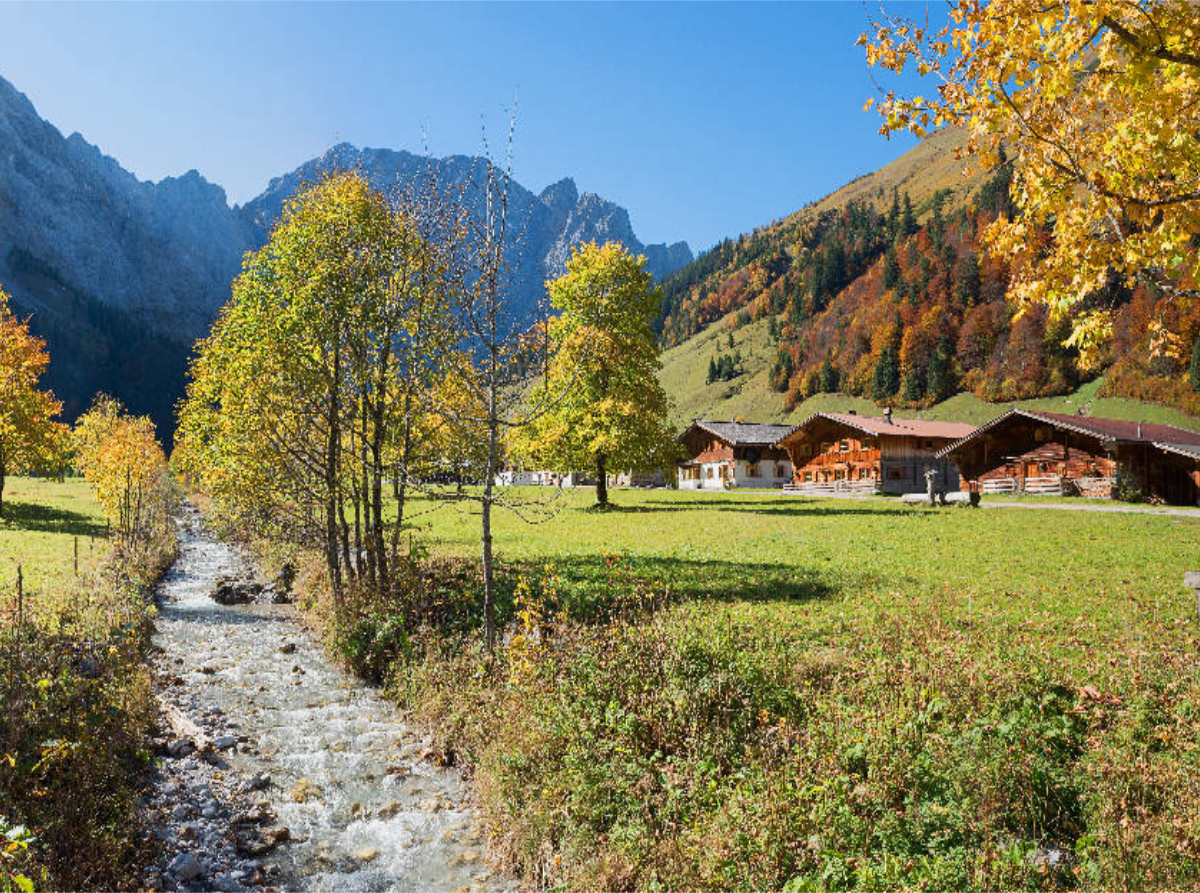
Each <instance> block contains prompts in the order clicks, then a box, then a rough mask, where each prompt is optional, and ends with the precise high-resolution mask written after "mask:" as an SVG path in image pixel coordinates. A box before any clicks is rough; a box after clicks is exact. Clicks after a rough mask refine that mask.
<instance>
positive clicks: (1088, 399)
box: [659, 314, 1200, 431]
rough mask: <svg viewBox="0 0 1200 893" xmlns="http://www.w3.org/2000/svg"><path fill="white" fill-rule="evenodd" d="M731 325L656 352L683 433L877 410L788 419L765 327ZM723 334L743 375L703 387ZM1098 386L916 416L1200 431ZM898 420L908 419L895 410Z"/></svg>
mask: <svg viewBox="0 0 1200 893" xmlns="http://www.w3.org/2000/svg"><path fill="white" fill-rule="evenodd" d="M733 323H734V314H730V315H729V316H727V317H725V318H724V319H723V320H720V321H718V322H716V323H714V324H713V325H711V326H709V327H708V328H707V329H705V330H704V331H703V332H700V333H698V334H697V335H695V336H694V337H692V338H689V339H688V340H687V341H685V342H684V343H683V344H680V345H678V346H676V347H672V348H671V349H669V350H667V351H664V352H663V355H662V363H663V368H662V372H661V373H660V374H659V381H660V382H662V385H663V387H664V388H665V389H666V392H667V394H668V395H670V396H671V398H672V400H673V401H674V412H673V415H672V421H673V422H674V423H675V424H677V425H684V424H686V423H687V422H689V421H690V420H691V419H694V418H710V419H732V418H735V417H739V416H740V417H741V418H743V419H745V420H746V421H749V422H763V423H771V422H782V423H787V422H791V423H799V422H801V421H803V420H804V419H806V418H808V416H810V415H812V414H813V413H814V412H845V411H846V410H849V409H854V410H857V411H858V412H859V413H862V414H869V415H877V414H879V412H880V408H879V407H878V406H876V405H875V402H874V401H873V400H868V399H866V398H863V397H851V396H848V395H845V394H816V395H814V396H813V397H810V398H809V399H808V400H805V401H804V402H803V403H801V404H800V405H799V406H797V407H796V408H795V409H794V410H793V411H792V412H790V413H788V412H785V411H784V408H783V395H782V394H780V393H777V392H775V391H772V390H771V388H770V385H769V383H768V380H767V379H768V375H769V374H770V369H771V365H772V363H774V361H775V348H774V346H773V345H772V344H771V343H770V341H769V339H768V338H767V320H765V319H761V320H757V321H756V322H753V323H750V324H749V325H747V326H743V327H742V328H740V329H735V328H733ZM730 332H732V333H733V341H734V345H735V349H737V350H740V351H741V353H742V361H743V366H744V368H745V370H746V374H745V375H741V376H739V377H737V378H735V379H734V380H733V381H728V382H716V383H714V384H711V385H706V384H705V377H706V375H707V374H708V361H709V359H710V358H713V357H716V356H717V355H718V353H730V352H731V351H730V348H729V347H728V341H727V340H726V339H727V338H728V335H729V333H730ZM1102 384H1103V379H1096V380H1095V381H1091V382H1088V383H1087V384H1085V385H1082V386H1081V387H1080V388H1079V389H1077V390H1076V391H1074V392H1072V393H1070V394H1064V395H1062V396H1058V397H1040V398H1037V399H1033V400H1020V401H1016V402H1012V403H986V402H984V401H983V400H980V399H979V398H978V397H976V396H975V395H974V394H969V393H962V394H957V395H955V396H953V397H951V398H950V399H949V400H945V401H943V402H942V403H938V404H936V405H935V406H932V407H930V408H929V409H927V410H924V411H923V412H921V413H919V415H920V417H921V418H926V419H938V420H943V421H957V422H971V423H972V424H976V425H981V424H983V423H984V422H988V421H990V420H991V419H994V418H995V417H996V416H998V415H1000V414H1001V413H1003V412H1005V411H1006V410H1008V409H1009V408H1010V407H1012V406H1023V407H1026V408H1029V409H1042V410H1045V411H1047V412H1062V413H1074V412H1077V411H1078V410H1079V409H1080V408H1081V407H1083V408H1084V409H1085V412H1086V413H1087V414H1088V415H1092V416H1098V417H1101V418H1113V419H1128V420H1130V421H1135V422H1153V423H1158V424H1163V425H1178V426H1180V427H1182V428H1189V429H1193V430H1198V431H1200V418H1195V417H1192V416H1188V415H1186V414H1184V413H1182V412H1179V411H1178V410H1175V409H1171V408H1169V407H1165V406H1158V405H1157V404H1154V403H1142V402H1140V401H1138V400H1126V399H1124V398H1120V397H1097V396H1096V392H1097V391H1098V390H1099V389H1100V386H1101V385H1102ZM900 414H901V415H910V414H913V413H912V412H911V411H910V410H901V411H900Z"/></svg>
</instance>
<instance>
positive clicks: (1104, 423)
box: [1026, 412, 1200, 445]
mask: <svg viewBox="0 0 1200 893" xmlns="http://www.w3.org/2000/svg"><path fill="white" fill-rule="evenodd" d="M1026 415H1029V416H1032V417H1034V418H1040V419H1044V420H1045V421H1047V422H1050V423H1051V424H1057V425H1059V426H1061V427H1064V428H1072V429H1075V430H1082V431H1085V432H1088V433H1091V434H1095V435H1096V436H1097V437H1103V438H1105V439H1106V440H1126V441H1130V442H1133V443H1138V442H1142V441H1146V442H1150V443H1153V442H1155V441H1157V442H1159V443H1188V444H1197V445H1200V434H1197V433H1196V432H1195V431H1188V430H1187V429H1185V428H1176V427H1175V426H1174V425H1151V424H1147V423H1145V422H1125V421H1121V420H1120V419H1098V418H1093V417H1092V416H1081V415H1063V414H1062V413H1058V412H1026Z"/></svg>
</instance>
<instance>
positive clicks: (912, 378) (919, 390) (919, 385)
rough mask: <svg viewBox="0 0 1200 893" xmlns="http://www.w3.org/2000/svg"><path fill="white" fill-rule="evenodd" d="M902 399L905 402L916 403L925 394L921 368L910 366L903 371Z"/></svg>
mask: <svg viewBox="0 0 1200 893" xmlns="http://www.w3.org/2000/svg"><path fill="white" fill-rule="evenodd" d="M903 391H904V400H905V402H906V403H917V402H918V401H920V399H921V398H922V397H924V396H925V385H924V382H922V381H921V370H920V369H918V368H917V367H916V366H910V367H909V368H908V371H907V372H906V373H904V388H903Z"/></svg>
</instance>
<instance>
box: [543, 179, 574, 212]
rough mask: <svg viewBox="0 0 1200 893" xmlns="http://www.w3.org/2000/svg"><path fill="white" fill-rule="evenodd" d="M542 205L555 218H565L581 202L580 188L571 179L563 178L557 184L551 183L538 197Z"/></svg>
mask: <svg viewBox="0 0 1200 893" xmlns="http://www.w3.org/2000/svg"><path fill="white" fill-rule="evenodd" d="M538 198H539V199H541V201H542V204H544V205H545V206H546V207H547V208H549V209H550V211H551V213H552V214H554V215H555V216H565V215H566V214H567V213H569V212H570V210H571V209H572V208H573V207H575V204H576V202H578V201H579V188H578V187H577V186H576V185H575V181H574V180H573V179H571V178H570V177H563V178H562V179H561V180H559V181H558V182H557V183H551V184H550V185H549V186H547V187H546V188H545V189H543V190H542V194H541V195H539V196H538Z"/></svg>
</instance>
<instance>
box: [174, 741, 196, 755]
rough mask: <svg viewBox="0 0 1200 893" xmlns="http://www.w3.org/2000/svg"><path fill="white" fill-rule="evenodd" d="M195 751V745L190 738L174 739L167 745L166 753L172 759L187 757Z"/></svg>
mask: <svg viewBox="0 0 1200 893" xmlns="http://www.w3.org/2000/svg"><path fill="white" fill-rule="evenodd" d="M195 749H196V743H195V742H194V741H192V739H191V738H176V739H175V740H174V741H172V742H171V743H170V744H168V745H167V753H168V754H169V755H170V756H173V757H183V756H187V755H188V754H189V753H191V752H192V751H193V750H195Z"/></svg>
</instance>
